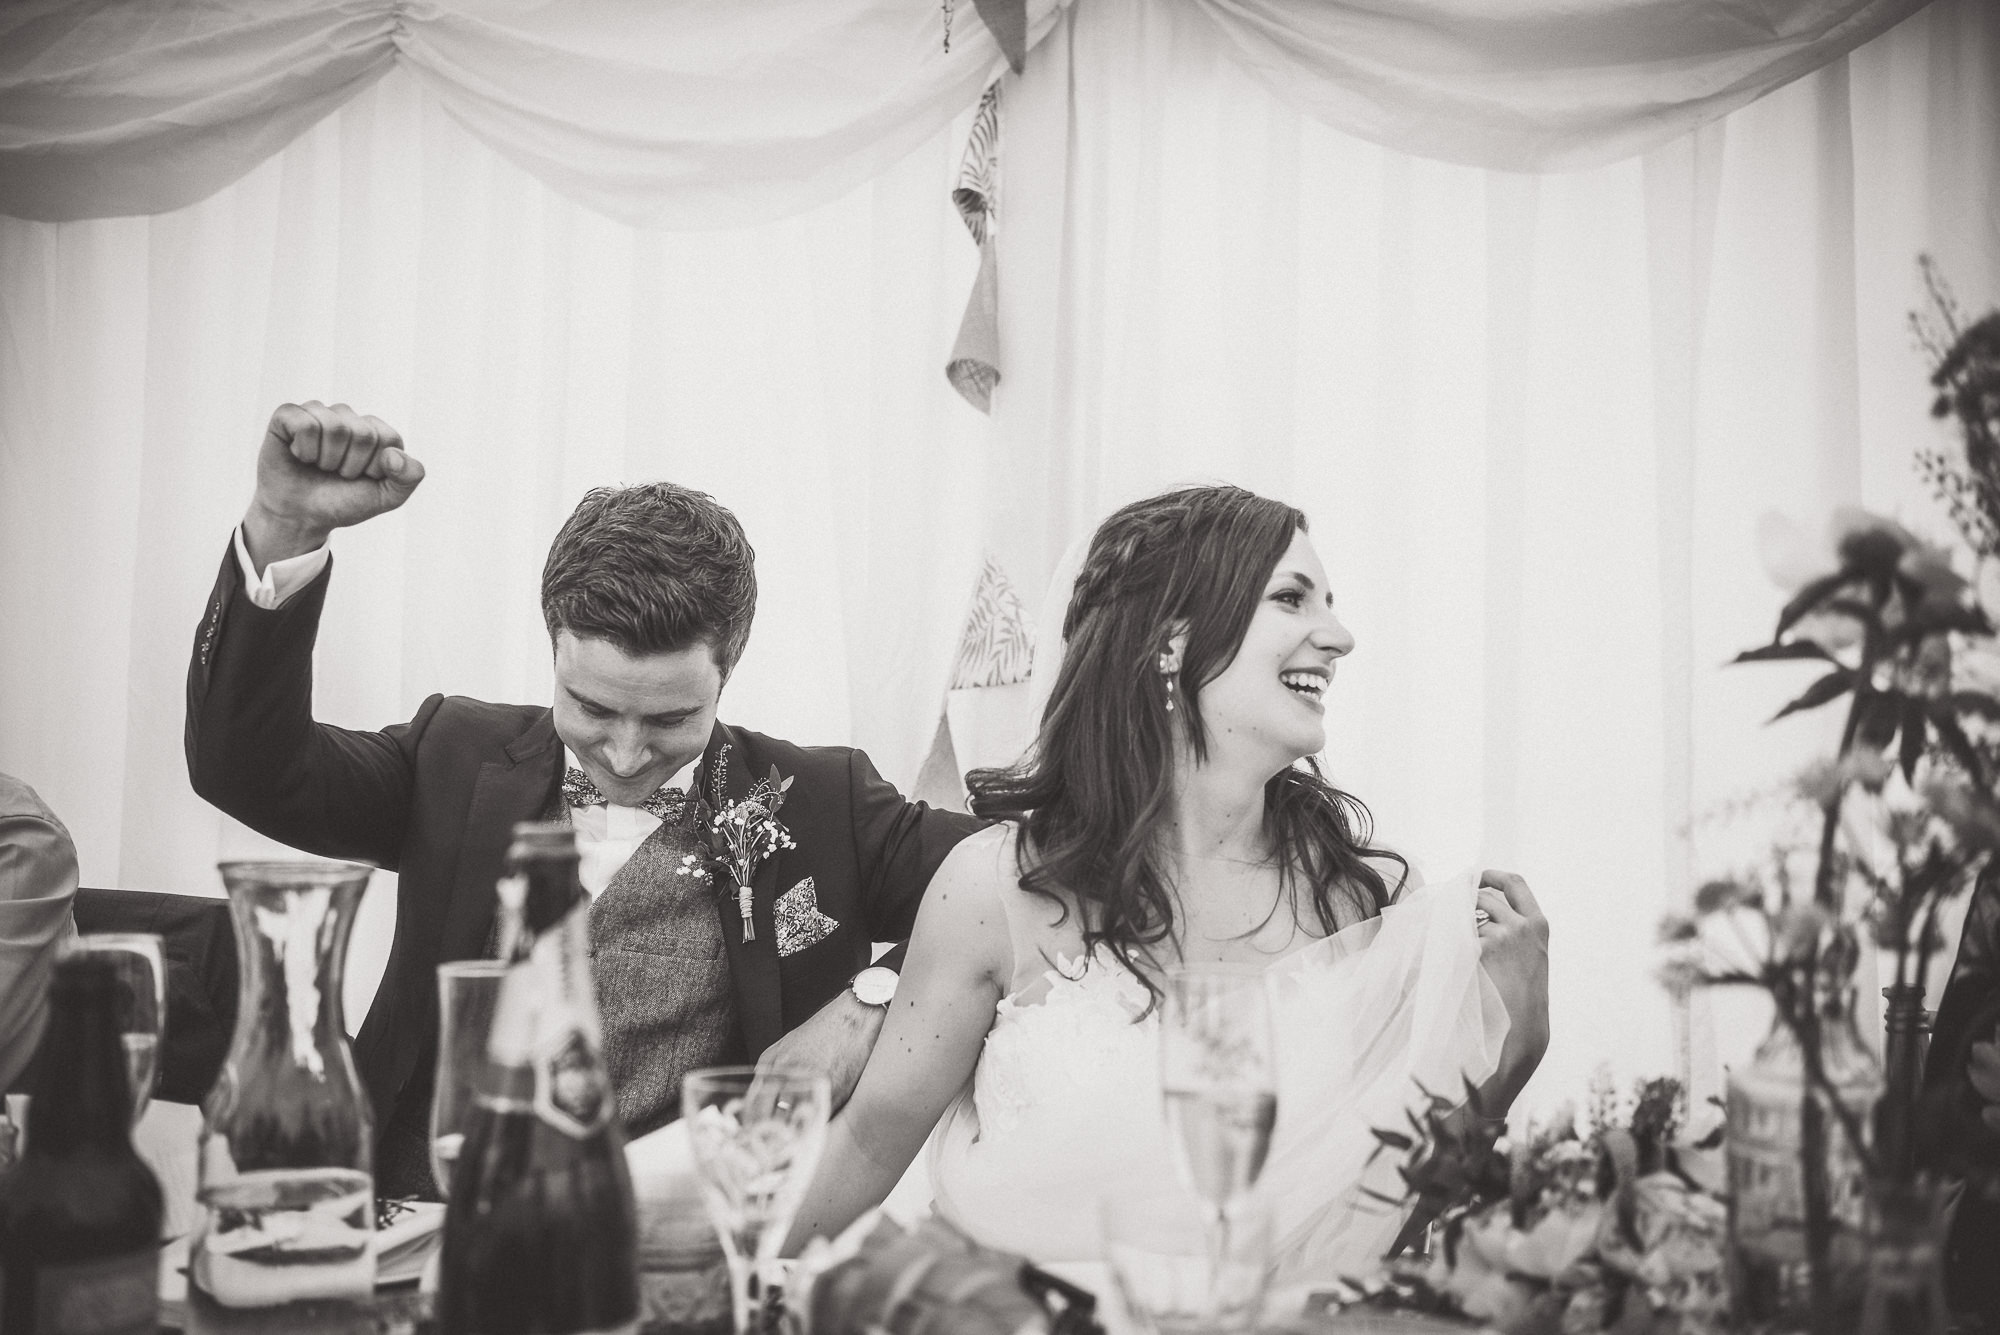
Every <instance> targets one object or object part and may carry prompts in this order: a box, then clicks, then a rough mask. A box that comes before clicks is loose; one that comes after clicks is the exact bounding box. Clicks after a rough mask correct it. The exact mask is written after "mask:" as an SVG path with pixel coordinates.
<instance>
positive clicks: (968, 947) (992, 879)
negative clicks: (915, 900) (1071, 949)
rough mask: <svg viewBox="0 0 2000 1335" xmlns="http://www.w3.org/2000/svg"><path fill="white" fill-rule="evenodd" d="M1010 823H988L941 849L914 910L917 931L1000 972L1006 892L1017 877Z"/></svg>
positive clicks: (1006, 959)
mask: <svg viewBox="0 0 2000 1335" xmlns="http://www.w3.org/2000/svg"><path fill="white" fill-rule="evenodd" d="M1014 839H1015V835H1014V827H1013V826H1011V825H1006V824H1001V825H991V826H988V827H987V828H985V829H983V830H980V831H979V832H978V833H976V834H972V835H968V836H967V837H966V838H964V839H961V840H960V841H959V843H958V846H957V847H956V848H953V849H952V850H951V852H950V853H948V854H946V855H945V859H944V861H943V862H942V863H940V864H939V866H938V869H937V873H936V874H935V875H934V876H932V878H931V883H930V888H929V889H927V890H926V891H925V892H924V900H923V906H922V908H921V909H919V911H918V933H919V935H920V936H924V937H927V938H929V939H930V940H932V941H935V942H937V943H939V944H940V945H941V946H943V947H944V948H946V949H949V950H951V951H953V952H954V953H956V954H960V955H964V956H968V957H972V958H976V959H978V960H979V962H980V963H981V964H982V965H985V966H990V968H991V970H992V971H993V972H994V973H995V974H997V975H998V976H1000V977H1005V975H1006V973H1007V972H1008V969H1009V967H1010V961H1011V959H1012V954H1013V952H1012V950H1011V948H1010V946H1009V944H1008V935H1007V898H1008V896H1009V894H1010V893H1011V892H1012V891H1013V890H1014V886H1015V883H1016V882H1017V881H1018V880H1019V878H1020V873H1019V871H1018V870H1016V863H1015V858H1014Z"/></svg>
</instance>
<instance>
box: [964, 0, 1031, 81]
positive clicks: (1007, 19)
mask: <svg viewBox="0 0 2000 1335" xmlns="http://www.w3.org/2000/svg"><path fill="white" fill-rule="evenodd" d="M972 4H973V8H975V9H977V10H978V11H979V21H980V22H981V23H983V24H985V25H986V31H988V32H990V33H992V34H993V40H994V41H996V42H998V43H999V44H1000V50H1001V51H1002V52H1003V53H1005V55H1006V57H1007V65H1008V68H1010V69H1012V70H1013V71H1014V73H1016V74H1019V73H1020V72H1021V66H1022V65H1023V64H1024V63H1026V61H1027V59H1028V0H972Z"/></svg>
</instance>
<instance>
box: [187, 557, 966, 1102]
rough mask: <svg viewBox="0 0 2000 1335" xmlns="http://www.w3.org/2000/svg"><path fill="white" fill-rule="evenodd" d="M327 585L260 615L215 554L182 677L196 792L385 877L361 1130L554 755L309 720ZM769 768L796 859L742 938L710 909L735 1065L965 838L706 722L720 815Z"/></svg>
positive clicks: (528, 717) (428, 721) (797, 1017)
mask: <svg viewBox="0 0 2000 1335" xmlns="http://www.w3.org/2000/svg"><path fill="white" fill-rule="evenodd" d="M329 579H330V572H323V573H322V574H321V575H320V576H319V578H317V579H316V580H314V581H313V582H312V583H311V584H310V585H308V586H307V587H305V588H304V589H301V590H300V591H298V592H297V593H296V594H294V595H293V596H292V597H291V598H290V599H289V600H288V601H287V602H286V603H285V604H284V605H283V606H282V607H279V608H277V609H275V610H266V609H263V608H260V607H258V606H257V605H256V604H255V603H252V602H251V601H250V599H249V597H248V596H247V594H246V593H245V591H244V587H243V574H242V569H241V567H240V566H239V565H238V563H237V559H236V556H235V553H234V550H233V549H232V550H231V551H229V552H227V553H225V555H224V557H223V561H222V572H221V574H220V576H219V577H218V578H217V580H216V583H215V589H214V592H213V593H212V594H211V595H210V598H209V604H208V611H207V614H206V615H205V616H204V617H203V618H202V623H201V628H200V631H199V633H198V634H197V636H196V640H195V648H194V660H193V663H192V664H191V666H190V668H189V671H188V700H187V734H186V744H187V760H188V774H189V777H190V778H191V779H192V781H193V784H194V789H195V791H196V792H198V793H199V794H201V795H202V796H203V797H204V798H206V799H208V800H209V801H210V802H212V803H214V804H215V805H216V806H218V807H220V808H221V809H222V810H224V811H225V812H227V813H229V814H230V815H231V816H234V817H236V818H237V819H238V820H240V821H242V822H243V823H244V824H246V825H248V826H250V827H251V828H252V829H254V830H257V831H258V832H260V833H262V834H266V835H269V836H270V837H271V838H273V839H277V840H279V841H280V842H282V843H285V844H289V845H291V846H292V847H294V848H300V849H304V850H306V851H307V852H310V853H314V854H318V855H320V856H324V857H331V858H346V859H352V860H355V861H360V862H369V863H373V864H375V865H376V866H379V867H383V868H385V869H387V870H390V871H394V872H397V873H398V874H399V883H398V886H397V893H396V938H395V945H394V946H393V948H392V949H391V951H390V955H389V963H388V968H387V971H386V972H385V973H384V975H383V978H382V984H381V987H380V988H379V989H378V990H377V992H376V995H375V1002H374V1004H373V1005H372V1006H371V1007H370V1008H369V1011H368V1018H367V1020H366V1021H365V1022H364V1023H363V1024H362V1026H361V1032H360V1034H359V1035H358V1036H357V1037H356V1039H355V1045H354V1052H355V1061H356V1064H357V1066H358V1067H359V1068H360V1073H361V1078H362V1081H363V1083H364V1084H365V1085H366V1086H367V1088H368V1094H369V1098H370V1100H371V1101H372V1102H373V1104H374V1108H375V1125H376V1129H377V1131H378V1133H379V1132H380V1131H382V1130H383V1129H384V1128H386V1127H387V1126H388V1124H389V1120H390V1115H391V1112H392V1110H393V1109H394V1108H395V1104H396V1100H397V1098H398V1096H399V1095H400V1094H401V1093H402V1092H403V1090H404V1089H405V1087H406V1086H408V1085H409V1084H410V1082H411V1078H412V1076H413V1075H415V1074H416V1071H417V1066H418V1064H419V1062H420V1061H421V1060H423V1059H424V1058H425V1055H426V1054H427V1053H429V1052H430V1051H432V1050H433V1049H432V1040H433V1037H434V1034H435V1030H436V1027H437V985H436V975H435V969H436V966H437V965H438V963H439V962H441V961H444V960H455V959H469V958H475V957H478V956H480V955H482V954H484V953H485V952H486V948H487V943H488V940H489V933H490V932H491V929H492V924H493V912H494V902H495V901H494V892H493V884H494V881H495V880H496V879H497V878H498V877H499V875H500V866H501V861H502V859H503V857H504V856H505V854H506V850H507V845H508V842H509V840H510V838H511V835H512V832H513V826H514V823H515V822H516V821H523V820H536V819H540V818H542V817H543V816H545V815H546V814H547V813H548V812H549V811H550V810H552V809H553V807H554V806H555V803H556V801H557V797H556V795H557V792H558V789H559V786H560V783H561V779H562V771H563V768H564V764H563V747H562V742H561V741H560V740H559V739H558V738H557V736H556V731H555V726H554V722H553V719H552V716H551V713H550V710H549V709H548V708H547V707H546V706H540V705H533V706H531V705H498V704H488V703H486V702H484V701H479V700H469V699H466V698H465V697H463V696H443V695H433V696H431V697H430V698H429V699H428V700H426V701H424V703H423V706H422V707H421V708H419V709H418V710H417V714H416V717H415V718H413V719H411V720H410V721H409V722H408V723H399V724H396V725H394V726H392V727H389V728H385V729H383V730H382V731H380V732H359V731H352V730H349V729H346V728H336V727H331V726H329V725H327V724H323V723H317V722H315V721H314V720H313V717H312V652H313V641H314V639H315V637H316V635H317V633H318V628H319V617H320V608H321V606H322V605H323V604H324V603H325V601H326V590H327V584H328V581H329ZM773 765H776V766H777V768H778V770H779V772H780V773H781V774H783V775H787V776H790V777H791V778H792V779H793V780H794V782H793V785H792V787H791V789H790V790H789V791H788V792H787V793H786V796H785V803H784V808H783V811H782V813H781V816H780V819H781V821H782V822H783V824H784V825H785V827H786V829H787V830H788V831H789V832H790V833H791V836H792V839H793V841H794V843H795V844H796V847H794V848H790V849H784V850H781V851H779V852H778V853H777V854H775V855H774V856H772V857H770V858H767V859H766V860H765V862H764V863H763V865H762V866H760V867H759V868H758V869H757V871H756V873H755V875H754V878H753V890H754V908H753V917H754V924H755V939H754V940H753V941H751V942H749V943H748V944H745V943H744V942H743V941H742V921H741V917H740V915H739V911H738V909H737V907H736V905H735V902H734V899H735V897H734V896H733V895H728V896H725V895H721V894H718V895H717V896H716V900H717V912H718V913H720V914H721V917H722V928H723V940H724V943H725V948H726V950H727V953H728V959H729V970H730V977H731V980H732V982H733V985H734V988H735V992H736V1013H737V1019H738V1023H739V1024H740V1026H741V1028H742V1039H743V1044H744V1048H745V1049H746V1050H747V1052H748V1053H749V1054H750V1055H751V1056H752V1057H753V1058H754V1057H755V1056H756V1054H758V1053H760V1052H762V1051H763V1049H764V1048H766V1047H767V1046H769V1045H770V1044H771V1043H772V1042H773V1041H774V1040H776V1039H777V1038H778V1037H779V1036H780V1035H781V1034H783V1033H784V1032H785V1031H787V1030H789V1029H791V1028H792V1027H793V1026H795V1025H797V1024H799V1023H800V1022H801V1021H803V1020H805V1019H806V1018H808V1017H809V1016H811V1015H812V1014H813V1012H815V1011H816V1010H818V1009H819V1008H820V1007H821V1006H822V1005H824V1004H825V1003H826V1002H827V1001H829V1000H831V999H832V998H833V997H834V996H835V995H836V994H838V993H839V992H840V990H841V989H842V988H844V987H845V986H846V985H847V982H848V980H849V979H850V978H852V977H853V975H854V974H855V973H856V972H858V971H859V970H861V969H863V968H865V967H866V966H867V964H868V960H869V946H870V943H871V942H873V941H897V940H902V939H904V938H906V937H907V936H908V935H909V933H910V927H911V925H912V923H913V922H914V921H915V918H916V912H917V904H918V901H919V900H920V899H921V898H922V895H923V892H924V888H925V886H927V885H928V884H929V882H930V878H931V874H932V873H933V872H934V871H936V870H937V867H938V864H939V863H940V862H942V861H943V860H944V856H945V854H946V853H948V852H949V851H950V850H951V848H952V846H953V845H954V844H956V843H957V842H958V841H959V840H960V839H962V838H964V837H965V836H966V835H967V834H969V833H971V832H972V831H973V830H975V829H977V828H978V826H979V822H977V821H975V820H973V819H972V818H971V817H968V816H962V815H958V814H956V813H952V812H946V811H938V810H934V809H932V808H929V807H927V806H925V805H924V804H923V803H920V802H909V801H906V800H905V799H904V798H903V797H902V795H901V794H900V793H898V792H897V791H896V789H895V788H894V787H893V786H892V785H891V784H890V783H889V782H888V781H887V780H885V779H884V778H882V776H881V775H880V774H878V773H876V771H875V767H874V766H873V765H871V764H870V763H869V761H868V757H867V756H866V755H864V754H863V753H861V752H860V751H856V750H852V749H850V748H847V747H801V746H794V745H792V744H791V743H789V742H784V741H780V740H778V739H777V738H774V737H766V736H763V735H762V734H760V733H754V732H748V731H745V730H743V729H740V728H733V727H728V726H726V725H724V724H722V723H717V724H716V726H715V731H714V733H713V735H712V736H711V737H710V739H709V744H708V751H707V753H706V755H705V757H704V764H703V766H702V769H701V771H700V772H701V774H702V775H703V776H704V778H705V779H719V780H720V783H721V786H722V790H723V791H722V793H721V796H722V798H723V799H724V800H733V799H735V798H737V797H740V796H742V795H743V794H744V792H745V791H747V790H748V788H749V786H750V784H751V783H752V782H754V781H755V780H756V779H759V778H763V777H765V776H767V775H768V774H769V772H770V769H771V767H772V766H773ZM807 876H811V877H812V878H813V883H814V888H815V890H816V894H817V900H818V907H819V910H820V912H821V913H824V914H827V915H829V916H830V917H832V918H833V919H835V920H836V921H837V922H838V923H839V927H838V929H837V930H835V931H833V932H832V934H831V935H829V936H827V937H826V938H825V939H824V940H822V941H820V942H818V943H817V944H814V945H812V946H809V947H807V948H805V949H802V950H798V951H796V953H793V954H791V955H788V956H786V957H784V958H782V959H781V958H780V957H779V951H778V943H777V932H776V930H775V924H774V921H773V913H772V901H773V900H774V899H775V898H776V897H777V896H778V895H779V894H780V893H782V892H784V891H785V890H787V889H789V888H791V887H793V886H795V885H797V884H798V883H799V882H800V881H801V880H802V879H803V878H805V877H807Z"/></svg>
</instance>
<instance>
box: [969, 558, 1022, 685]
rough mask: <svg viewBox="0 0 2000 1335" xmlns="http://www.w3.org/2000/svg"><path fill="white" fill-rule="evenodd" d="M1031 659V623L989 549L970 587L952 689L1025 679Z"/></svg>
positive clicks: (1008, 683) (1000, 683)
mask: <svg viewBox="0 0 2000 1335" xmlns="http://www.w3.org/2000/svg"><path fill="white" fill-rule="evenodd" d="M1034 665H1035V627H1034V625H1033V623H1031V622H1030V621H1029V620H1028V609H1027V606H1026V605H1025V604H1024V603H1022V601H1021V597H1020V595H1019V594H1017V593H1015V592H1014V585H1013V583H1012V582H1011V581H1010V580H1008V578H1007V573H1006V572H1005V571H1004V570H1002V569H1001V568H1000V563H999V562H998V561H995V560H994V559H993V558H992V557H991V556H990V555H989V556H988V557H987V558H986V565H985V568H984V569H982V570H981V571H980V572H979V587H978V588H976V589H975V590H973V594H972V610H971V612H970V613H969V614H968V615H967V616H966V619H965V633H964V634H963V635H961V636H960V637H959V641H958V658H957V660H956V661H955V662H954V663H953V664H952V670H951V689H952V690H954V691H962V690H967V689H970V688H973V687H977V686H1011V685H1013V684H1014V683H1016V682H1022V681H1026V680H1027V679H1028V672H1029V670H1030V669H1031V668H1033V667H1034Z"/></svg>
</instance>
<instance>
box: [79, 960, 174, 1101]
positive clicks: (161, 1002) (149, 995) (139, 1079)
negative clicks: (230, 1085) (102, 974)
mask: <svg viewBox="0 0 2000 1335" xmlns="http://www.w3.org/2000/svg"><path fill="white" fill-rule="evenodd" d="M62 953H63V955H65V956H69V955H95V956H99V957H101V958H103V959H106V960H109V961H110V962H111V965H112V969H113V972H114V973H116V975H117V977H118V1037H119V1041H120V1043H121V1044H122V1045H123V1046H124V1049H125V1076H126V1079H127V1081H128V1082H129V1083H130V1085H131V1087H132V1124H133V1125H134V1126H137V1125H138V1124H139V1119H140V1118H141V1117H143V1116H144V1115H145V1112H146V1106H147V1105H148V1104H149V1103H150V1102H151V1101H152V1098H153V1085H154V1084H155V1082H157V1081H158V1079H159V1075H160V1039H161V1036H162V1035H164V1034H165V1032H166V1028H167V962H166V956H165V954H164V952H163V950H162V947H161V944H160V938H159V937H158V936H157V935H155V934H153V933H151V932H89V933H86V934H84V935H82V936H79V937H77V938H76V939H75V940H74V941H72V942H71V943H70V944H69V945H68V946H67V947H66V948H65V949H64V950H63V952H62Z"/></svg>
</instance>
